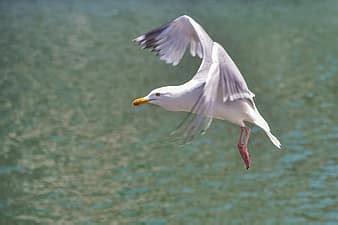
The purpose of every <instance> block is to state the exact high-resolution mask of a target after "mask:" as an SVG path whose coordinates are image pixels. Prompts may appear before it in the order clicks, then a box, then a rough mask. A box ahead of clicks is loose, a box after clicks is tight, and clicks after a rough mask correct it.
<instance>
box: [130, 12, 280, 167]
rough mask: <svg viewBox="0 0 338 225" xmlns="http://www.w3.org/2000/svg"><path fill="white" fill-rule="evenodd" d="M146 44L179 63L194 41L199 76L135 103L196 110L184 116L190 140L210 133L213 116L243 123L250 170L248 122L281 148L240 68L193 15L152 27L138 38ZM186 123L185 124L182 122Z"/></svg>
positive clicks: (243, 148) (245, 156)
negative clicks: (186, 116)
mask: <svg viewBox="0 0 338 225" xmlns="http://www.w3.org/2000/svg"><path fill="white" fill-rule="evenodd" d="M134 41H135V42H137V43H138V44H140V45H141V46H142V47H143V48H149V49H151V51H154V52H156V54H157V55H158V56H160V59H161V60H164V61H165V62H166V63H170V64H173V65H174V66H176V65H177V64H178V63H179V62H180V60H181V59H182V57H183V55H184V53H185V50H186V49H187V48H188V47H189V46H190V53H191V55H192V56H196V55H197V56H198V57H200V58H202V63H201V65H200V67H199V69H198V71H197V72H196V74H195V75H194V77H193V78H192V79H191V80H190V81H188V82H186V83H184V84H182V85H178V86H165V87H161V88H157V89H154V90H152V91H151V92H150V93H149V94H148V95H147V96H145V97H142V98H138V99H135V100H134V101H133V104H134V105H135V106H138V105H141V104H144V103H151V104H155V105H159V106H161V107H163V108H165V109H166V110H169V111H185V112H191V113H192V114H189V116H188V118H189V117H190V116H191V115H193V117H192V118H191V119H190V120H185V122H184V123H183V125H185V126H184V127H185V134H184V139H185V142H189V141H191V140H192V138H193V137H194V136H195V134H197V133H203V132H205V131H206V130H207V129H208V127H209V126H210V124H211V121H212V119H213V118H216V119H221V120H227V121H230V122H232V123H234V124H237V125H239V126H240V129H241V133H240V137H239V141H238V145H237V147H238V150H239V152H240V155H241V157H242V159H243V161H244V163H245V165H246V168H247V169H248V168H249V167H250V165H251V160H250V155H249V152H248V147H247V145H248V140H249V136H250V128H249V127H248V126H246V124H245V122H249V123H252V124H255V125H257V126H259V127H260V128H262V129H263V130H264V131H265V133H266V134H267V136H268V137H269V138H270V140H271V142H272V143H273V144H274V145H275V146H276V147H277V148H280V147H281V144H280V142H279V140H278V139H277V138H276V137H275V136H274V135H273V134H272V133H271V132H270V127H269V125H268V123H267V122H266V121H265V120H264V118H263V117H262V116H261V114H260V113H259V112H258V109H257V107H256V105H255V102H254V99H253V98H254V96H255V95H254V94H253V93H252V92H251V91H250V90H249V88H248V86H247V84H246V82H245V80H244V78H243V76H242V74H241V72H240V71H239V69H238V68H237V66H236V64H235V63H234V62H233V61H232V59H231V58H230V56H229V55H228V54H227V52H226V51H225V50H224V48H223V47H222V46H221V45H220V44H218V43H217V42H214V41H213V40H212V39H211V38H210V37H209V35H208V34H207V33H206V32H205V31H204V29H203V28H202V27H201V26H200V25H199V24H198V23H197V22H196V21H195V20H193V19H192V18H191V17H189V16H186V15H183V16H180V17H178V18H176V19H175V20H173V21H171V22H170V23H168V24H165V25H163V26H161V27H159V28H157V29H154V30H152V31H149V32H147V33H145V34H144V35H141V36H140V37H138V38H136V39H135V40H134ZM181 127H182V126H181Z"/></svg>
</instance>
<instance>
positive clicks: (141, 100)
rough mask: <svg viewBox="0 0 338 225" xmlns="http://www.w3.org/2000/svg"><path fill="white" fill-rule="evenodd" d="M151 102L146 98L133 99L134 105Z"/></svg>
mask: <svg viewBox="0 0 338 225" xmlns="http://www.w3.org/2000/svg"><path fill="white" fill-rule="evenodd" d="M148 102H149V99H146V98H144V97H143V98H137V99H135V100H134V101H133V105H134V106H139V105H142V104H145V103H148Z"/></svg>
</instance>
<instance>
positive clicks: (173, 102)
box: [162, 80, 203, 112]
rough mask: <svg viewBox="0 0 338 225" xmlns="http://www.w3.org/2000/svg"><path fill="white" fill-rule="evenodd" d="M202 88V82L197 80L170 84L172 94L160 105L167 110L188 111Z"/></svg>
mask: <svg viewBox="0 0 338 225" xmlns="http://www.w3.org/2000/svg"><path fill="white" fill-rule="evenodd" d="M202 88H203V83H201V82H200V81H197V80H190V81H188V82H186V83H184V84H182V85H178V86H172V89H173V91H172V96H171V98H170V100H168V101H167V102H166V104H164V105H162V107H163V108H165V109H167V110H169V111H184V112H190V111H191V109H192V107H193V105H194V104H195V102H196V101H197V99H198V98H199V96H200V94H201V89H202Z"/></svg>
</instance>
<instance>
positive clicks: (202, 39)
mask: <svg viewBox="0 0 338 225" xmlns="http://www.w3.org/2000/svg"><path fill="white" fill-rule="evenodd" d="M134 41H135V42H137V43H138V44H139V45H141V46H142V47H143V48H148V49H150V50H151V51H154V52H156V54H157V55H158V56H160V59H161V60H164V61H165V62H166V63H170V64H173V65H174V66H176V65H177V64H179V62H180V61H181V59H182V57H183V55H184V52H185V51H186V49H187V48H188V46H189V45H190V53H191V55H192V56H196V55H197V56H199V57H200V58H203V59H204V58H208V57H210V56H211V49H212V43H213V41H212V40H211V38H210V37H209V35H208V34H207V33H206V32H205V31H204V29H203V28H202V27H201V26H200V25H199V24H198V23H196V22H195V21H194V20H193V19H192V18H190V17H189V16H186V15H184V16H180V17H178V18H176V19H175V20H173V21H171V22H169V23H168V24H165V25H163V26H161V27H159V28H156V29H154V30H152V31H149V32H148V33H145V34H143V35H141V36H139V37H137V38H136V39H134ZM202 64H203V63H202Z"/></svg>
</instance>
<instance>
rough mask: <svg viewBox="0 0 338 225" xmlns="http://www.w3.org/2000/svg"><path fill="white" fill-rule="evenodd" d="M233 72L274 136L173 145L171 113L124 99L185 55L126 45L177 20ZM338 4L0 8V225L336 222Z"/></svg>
mask: <svg viewBox="0 0 338 225" xmlns="http://www.w3.org/2000/svg"><path fill="white" fill-rule="evenodd" d="M184 13H185V14H188V15H191V16H192V17H194V18H196V19H197V21H199V22H200V23H201V24H202V25H203V26H204V27H205V28H206V29H207V31H208V32H209V33H210V35H211V37H213V38H214V39H215V40H217V41H218V42H219V43H222V44H223V45H224V46H225V48H226V49H227V50H228V52H229V53H230V54H231V56H232V57H233V59H234V60H235V61H236V62H237V64H238V65H239V67H240V69H241V71H242V72H243V74H244V75H245V78H246V80H247V82H248V84H249V86H250V88H251V89H252V90H253V91H254V92H255V94H256V96H257V100H256V102H257V105H258V107H259V109H260V111H261V112H262V114H263V116H264V117H265V119H266V120H267V121H269V123H270V126H271V127H272V129H273V132H274V133H275V134H276V135H277V136H278V137H279V138H280V140H281V142H282V144H283V151H275V148H274V147H273V145H272V144H271V143H270V142H269V140H268V139H267V137H266V136H265V135H264V134H263V132H262V131H261V130H259V129H258V128H257V129H254V130H253V134H252V138H251V141H250V145H249V149H250V151H251V156H252V160H253V167H252V168H250V170H249V171H246V170H245V169H244V165H243V163H242V161H241V158H240V156H239V154H238V151H237V149H236V142H237V138H238V134H239V128H238V127H236V126H235V125H231V124H228V123H225V122H223V121H214V122H213V124H212V126H211V128H210V129H209V131H208V132H207V134H206V135H205V136H202V137H198V138H197V139H195V141H194V142H193V143H192V144H191V145H186V146H183V147H179V146H177V145H176V144H175V143H173V142H171V141H170V140H169V139H168V138H167V136H168V134H169V133H170V132H171V131H172V130H173V129H174V128H175V127H176V125H177V124H178V123H179V122H180V121H181V120H182V119H183V118H184V116H185V114H184V113H172V112H166V111H164V110H162V109H160V108H157V107H152V106H147V107H142V108H137V109H135V108H133V107H132V106H131V100H132V99H134V98H135V97H140V96H143V95H145V94H147V93H148V91H150V90H151V89H153V88H155V87H160V86H162V85H168V84H172V85H175V84H180V83H182V82H184V81H186V80H188V79H190V77H191V76H192V74H193V73H194V72H195V71H196V69H197V67H198V64H199V60H198V59H192V58H191V57H189V56H185V58H184V60H183V62H182V63H181V64H180V65H179V66H177V67H171V66H168V65H166V64H164V63H162V62H160V61H159V60H158V59H157V58H156V57H155V56H153V55H152V54H150V53H149V52H147V51H143V50H140V48H138V47H136V46H135V45H134V44H133V43H132V42H131V40H132V39H133V38H135V37H136V36H137V35H139V34H142V33H143V32H145V31H147V30H149V29H151V28H154V27H156V26H159V25H161V24H163V23H165V22H167V21H169V20H171V19H173V18H175V17H177V16H179V15H181V14H184ZM337 15H338V2H337V1H334V0H331V1H330V0H328V1H301V0H299V1H283V3H282V2H280V3H277V2H273V1H254V2H252V1H227V2H223V1H197V2H196V1H185V3H182V2H181V1H178V0H177V1H170V2H169V1H168V2H167V3H164V2H162V3H159V2H157V1H136V0H135V1H121V2H116V1H99V2H94V1H65V0H64V1H1V2H0V33H1V36H0V103H1V104H0V111H1V119H0V143H1V144H0V146H1V148H0V224H10V225H12V224H25V225H26V224H84V225H91V224H114V225H116V224H144V225H166V224H201V225H204V224H258V225H263V224H297V225H299V224H337V223H338V222H337V221H338V220H337V218H338V201H337V194H338V193H337V190H338V181H337V172H338V167H337V162H338V153H337V148H338V125H337V122H338V114H337V110H338V106H337V97H338V93H337V92H338V45H337V43H338V29H337V27H338V17H337Z"/></svg>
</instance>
